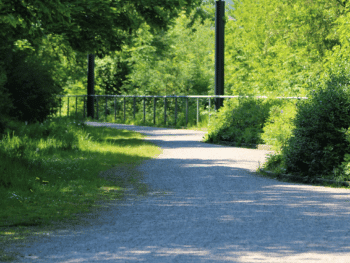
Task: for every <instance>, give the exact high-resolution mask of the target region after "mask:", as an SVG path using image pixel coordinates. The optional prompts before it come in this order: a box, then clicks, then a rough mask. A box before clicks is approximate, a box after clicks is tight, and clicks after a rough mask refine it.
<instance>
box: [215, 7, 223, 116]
mask: <svg viewBox="0 0 350 263" xmlns="http://www.w3.org/2000/svg"><path fill="white" fill-rule="evenodd" d="M224 75H225V1H216V14H215V95H224V83H225V80H224ZM222 105H223V99H222V98H216V99H215V110H218V109H219V108H220V107H221V106H222Z"/></svg>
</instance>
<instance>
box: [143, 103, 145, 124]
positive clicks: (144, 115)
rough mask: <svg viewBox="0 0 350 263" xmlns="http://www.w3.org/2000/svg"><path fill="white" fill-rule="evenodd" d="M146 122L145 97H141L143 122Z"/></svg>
mask: <svg viewBox="0 0 350 263" xmlns="http://www.w3.org/2000/svg"><path fill="white" fill-rule="evenodd" d="M145 122H146V98H145V97H144V98H143V123H145Z"/></svg>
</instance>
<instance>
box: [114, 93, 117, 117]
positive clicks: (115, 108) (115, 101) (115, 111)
mask: <svg viewBox="0 0 350 263" xmlns="http://www.w3.org/2000/svg"><path fill="white" fill-rule="evenodd" d="M116 104H117V97H114V121H116V120H117V107H116Z"/></svg>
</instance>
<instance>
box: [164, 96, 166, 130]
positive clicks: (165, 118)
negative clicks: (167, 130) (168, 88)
mask: <svg viewBox="0 0 350 263" xmlns="http://www.w3.org/2000/svg"><path fill="white" fill-rule="evenodd" d="M164 125H165V126H166V96H165V97H164Z"/></svg>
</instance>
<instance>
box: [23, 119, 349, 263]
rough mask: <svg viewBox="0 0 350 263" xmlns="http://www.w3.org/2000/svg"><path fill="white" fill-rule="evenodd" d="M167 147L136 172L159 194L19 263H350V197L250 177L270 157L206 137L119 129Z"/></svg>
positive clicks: (119, 207) (26, 254)
mask: <svg viewBox="0 0 350 263" xmlns="http://www.w3.org/2000/svg"><path fill="white" fill-rule="evenodd" d="M90 124H91V125H96V126H98V125H107V126H110V127H116V128H123V129H130V130H135V131H138V132H142V133H144V134H147V135H149V136H150V137H148V140H150V141H152V142H154V143H156V144H158V145H159V146H161V147H162V149H163V153H162V154H161V155H160V156H159V157H158V158H156V159H153V160H149V161H147V162H145V163H143V164H142V165H141V166H140V167H139V168H138V169H139V170H140V171H141V172H142V173H143V175H144V181H145V182H146V183H147V184H148V185H149V186H150V187H151V189H152V191H151V193H150V194H149V195H148V196H146V197H142V198H134V199H130V200H125V201H122V202H118V203H116V204H115V205H111V206H110V208H109V209H106V210H105V211H104V213H103V214H101V215H99V216H98V217H97V218H86V224H83V225H81V226H76V227H75V228H74V229H73V230H72V229H69V230H67V229H66V230H65V229H60V230H57V231H54V232H53V233H50V235H48V236H44V237H43V238H40V239H39V240H38V241H37V242H35V243H33V244H30V245H27V246H25V247H22V248H20V251H21V253H22V254H23V257H21V258H20V260H19V261H18V262H139V261H142V262H152V263H153V262H293V263H295V262H337V263H338V262H350V203H349V200H350V191H349V190H346V189H333V188H325V187H315V186H307V185H298V184H290V183H283V182H278V181H275V180H271V179H266V178H262V177H259V176H256V175H254V174H253V173H252V172H254V171H255V170H256V168H257V167H258V162H263V161H264V159H265V156H266V153H267V152H266V151H259V150H252V149H242V148H234V147H225V146H218V145H210V144H204V143H200V142H199V141H200V140H201V139H202V137H203V135H204V133H203V132H199V131H190V130H172V129H160V128H150V127H136V126H127V125H117V124H99V123H90Z"/></svg>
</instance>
